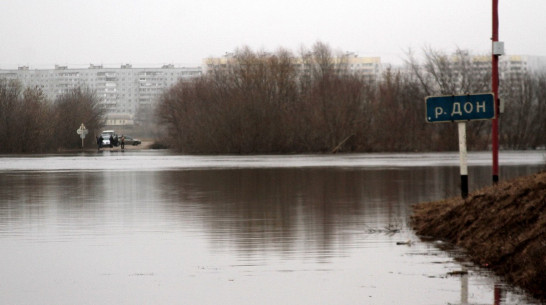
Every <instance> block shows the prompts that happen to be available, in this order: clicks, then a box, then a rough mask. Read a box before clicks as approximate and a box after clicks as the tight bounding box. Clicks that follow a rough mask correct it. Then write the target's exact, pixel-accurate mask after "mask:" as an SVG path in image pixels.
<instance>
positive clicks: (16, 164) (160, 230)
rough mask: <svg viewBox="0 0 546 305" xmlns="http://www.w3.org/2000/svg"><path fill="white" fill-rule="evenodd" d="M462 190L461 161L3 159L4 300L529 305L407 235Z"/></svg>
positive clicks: (159, 156)
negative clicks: (434, 204)
mask: <svg viewBox="0 0 546 305" xmlns="http://www.w3.org/2000/svg"><path fill="white" fill-rule="evenodd" d="M544 155H545V154H544V152H501V154H500V169H501V171H500V176H501V180H504V179H508V178H511V177H516V176H521V175H527V174H531V173H535V172H538V171H539V170H541V169H544V163H545V160H546V158H545V157H544ZM468 159H469V182H470V190H471V191H472V190H473V189H476V188H477V187H480V186H485V185H488V184H490V181H491V169H490V168H491V166H490V162H491V161H490V159H491V157H490V153H470V154H469V157H468ZM459 181H460V178H459V169H458V154H457V153H443V154H351V155H292V156H178V155H173V154H170V153H169V152H164V151H163V152H162V151H146V150H142V151H131V152H125V153H121V152H119V151H112V152H109V151H104V152H100V153H81V154H71V155H40V156H23V155H21V156H2V157H0V258H1V260H0V266H1V270H2V272H1V275H0V291H1V292H0V304H29V305H32V304H234V305H239V304H240V305H244V304H275V305H277V304H298V305H305V304H378V305H382V304H406V305H411V304H415V305H417V304H418V305H423V304H493V303H495V304H538V302H536V301H535V300H532V299H530V298H528V297H526V296H525V295H524V294H522V293H521V292H518V291H516V290H514V289H512V288H511V287H509V286H507V285H506V284H505V283H503V282H502V281H500V280H499V279H498V278H497V277H495V276H494V275H492V274H490V273H489V272H487V271H485V270H483V269H480V268H479V267H476V266H473V265H472V264H470V263H469V262H465V261H464V260H461V255H462V253H461V251H458V250H457V249H452V250H448V251H445V250H440V248H442V247H440V246H441V242H421V241H420V240H419V238H418V237H417V236H415V234H414V233H413V232H412V230H411V229H410V228H409V225H408V218H409V215H410V214H411V205H413V204H415V203H418V202H423V201H430V200H437V199H441V198H444V197H447V196H457V195H458V194H459V193H460V190H459ZM458 271H468V274H467V275H462V276H461V275H450V274H451V273H452V272H458Z"/></svg>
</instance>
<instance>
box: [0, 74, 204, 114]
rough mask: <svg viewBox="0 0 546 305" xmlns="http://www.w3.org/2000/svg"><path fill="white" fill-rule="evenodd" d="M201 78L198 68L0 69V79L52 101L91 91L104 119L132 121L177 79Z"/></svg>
mask: <svg viewBox="0 0 546 305" xmlns="http://www.w3.org/2000/svg"><path fill="white" fill-rule="evenodd" d="M200 75H201V67H191V68H187V67H182V68H179V67H175V66H174V65H164V66H163V67H161V68H133V67H132V66H131V65H130V64H126V65H121V67H120V68H104V67H103V66H102V65H93V64H91V65H89V67H88V68H87V69H69V68H68V67H67V66H59V65H55V68H54V69H40V70H33V69H29V67H27V66H23V67H19V68H18V69H17V70H0V78H7V79H16V80H19V81H20V82H21V83H22V85H23V87H30V88H36V87H37V88H40V89H42V91H43V92H44V94H46V96H47V97H48V98H49V99H51V100H55V99H56V98H57V97H58V96H59V95H61V94H63V93H66V92H68V91H69V90H71V89H73V88H76V87H78V86H81V87H84V88H89V89H91V90H95V91H96V93H97V95H98V96H99V98H100V99H101V101H102V103H103V105H104V107H105V108H106V110H107V120H109V121H112V122H117V121H118V118H120V117H123V118H126V121H125V122H133V120H134V116H135V114H136V113H137V111H138V109H140V108H142V107H151V106H152V105H153V104H154V103H156V102H157V100H158V98H159V97H160V95H161V94H162V93H163V92H164V91H165V90H167V89H168V88H169V87H170V86H172V85H174V84H175V83H177V82H178V81H179V80H184V79H191V78H193V77H197V76H200Z"/></svg>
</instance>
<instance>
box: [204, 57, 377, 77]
mask: <svg viewBox="0 0 546 305" xmlns="http://www.w3.org/2000/svg"><path fill="white" fill-rule="evenodd" d="M236 63H237V59H236V58H235V57H234V54H233V53H226V54H225V55H224V56H222V57H215V58H207V59H204V60H203V71H204V73H207V72H209V71H211V70H213V69H226V68H227V67H228V66H230V65H234V64H236ZM291 64H292V66H293V67H295V68H296V69H298V70H300V71H301V72H302V73H304V74H305V73H308V72H309V71H310V70H311V68H312V63H310V62H309V61H307V60H305V59H303V58H302V57H294V58H292V59H291ZM332 64H333V65H334V67H343V68H346V69H347V71H349V72H351V73H355V74H358V75H360V76H363V77H365V78H367V79H370V80H376V79H379V78H380V77H381V73H382V71H383V69H382V64H381V57H360V56H358V55H357V54H355V53H346V54H344V55H343V56H340V57H334V58H332Z"/></svg>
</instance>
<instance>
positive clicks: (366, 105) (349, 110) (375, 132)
mask: <svg viewBox="0 0 546 305" xmlns="http://www.w3.org/2000/svg"><path fill="white" fill-rule="evenodd" d="M294 58H300V59H301V61H302V62H301V63H300V65H299V66H296V65H294ZM301 64H303V65H304V67H305V68H304V69H302V68H301ZM479 65H480V63H479V62H476V61H474V60H473V56H471V55H469V53H468V52H466V51H463V50H457V51H456V52H455V54H454V55H446V54H445V53H442V52H439V51H435V50H433V49H425V50H424V62H419V61H418V60H416V59H415V57H414V56H413V55H412V54H411V53H409V54H408V59H407V61H406V66H405V68H406V69H403V70H400V71H399V70H396V71H395V70H393V69H387V70H386V71H385V72H384V75H383V77H381V78H380V79H378V80H373V79H369V78H365V77H363V76H362V75H358V74H355V73H352V72H351V70H350V67H349V66H348V64H344V60H343V55H341V56H340V55H335V54H333V51H332V50H331V48H330V47H329V46H328V45H325V44H323V43H320V42H318V43H316V44H315V45H314V46H313V47H312V49H311V50H302V51H301V54H299V55H298V56H295V55H294V54H293V53H291V52H290V51H287V50H279V51H277V52H275V53H273V54H272V53H267V52H254V51H252V50H250V49H248V48H242V49H240V50H237V51H236V52H235V54H234V58H233V62H230V63H228V64H227V65H218V66H214V67H212V70H211V71H209V73H207V74H206V75H203V76H202V77H200V78H196V79H193V80H191V81H180V82H179V83H178V84H176V85H175V86H173V87H172V88H171V89H170V90H168V92H166V93H165V94H164V95H163V96H162V97H161V99H160V101H159V104H158V107H157V109H156V111H157V115H158V118H159V119H160V123H161V125H162V126H164V127H166V130H167V132H168V136H167V139H166V141H167V142H168V143H169V144H170V145H171V147H173V148H175V149H176V150H178V151H180V152H183V153H190V154H192V153H197V154H261V153H314V152H407V151H447V150H457V149H458V140H457V129H456V124H451V123H443V124H427V123H425V103H424V99H425V97H426V96H430V95H453V94H454V95H457V94H467V93H482V92H489V91H491V89H490V83H491V72H490V71H489V70H490V69H483V68H480V66H479ZM500 96H501V99H503V101H504V102H505V103H504V104H505V107H504V108H505V113H504V114H503V115H502V116H501V119H500V122H501V123H500V126H501V135H500V137H501V139H500V144H501V147H502V148H505V149H527V148H536V147H539V146H544V145H546V77H545V76H544V75H542V76H537V75H522V77H521V78H519V79H503V80H502V82H501V93H500ZM467 128H468V132H467V141H468V146H469V148H470V149H474V150H483V149H487V148H488V146H489V145H490V142H491V139H490V133H491V123H490V121H472V122H469V123H468V127H467Z"/></svg>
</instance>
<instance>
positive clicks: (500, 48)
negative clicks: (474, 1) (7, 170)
mask: <svg viewBox="0 0 546 305" xmlns="http://www.w3.org/2000/svg"><path fill="white" fill-rule="evenodd" d="M491 40H492V41H493V44H492V54H493V56H492V71H491V75H492V80H491V87H492V89H493V95H494V98H495V114H496V115H495V118H493V120H492V130H491V138H492V143H491V146H492V150H493V184H497V183H498V182H499V115H500V113H499V108H500V107H499V104H500V102H499V101H500V100H499V56H500V55H502V54H503V53H504V44H503V43H499V0H493V36H492V37H491Z"/></svg>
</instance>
